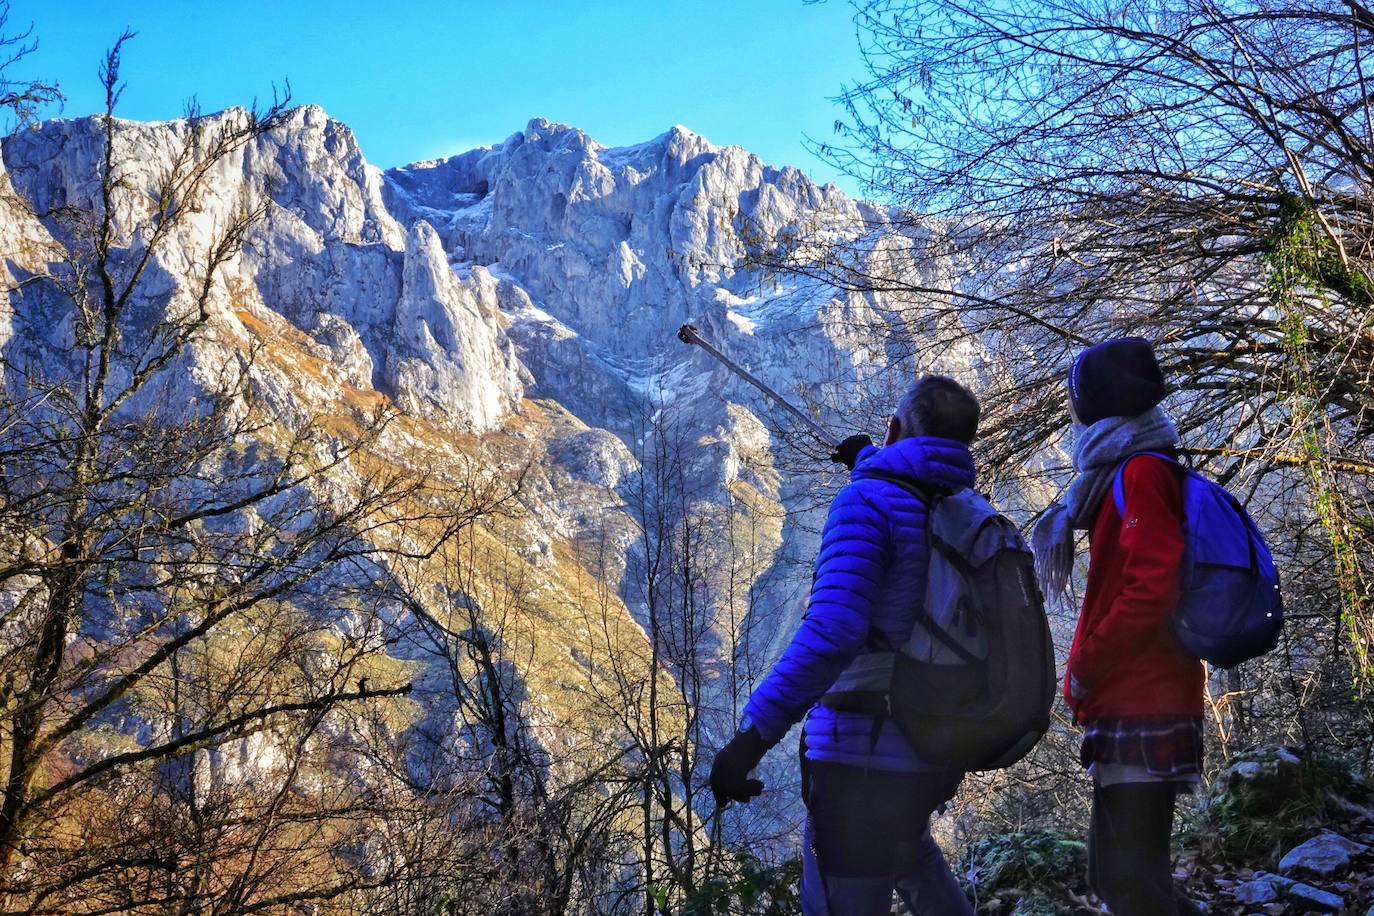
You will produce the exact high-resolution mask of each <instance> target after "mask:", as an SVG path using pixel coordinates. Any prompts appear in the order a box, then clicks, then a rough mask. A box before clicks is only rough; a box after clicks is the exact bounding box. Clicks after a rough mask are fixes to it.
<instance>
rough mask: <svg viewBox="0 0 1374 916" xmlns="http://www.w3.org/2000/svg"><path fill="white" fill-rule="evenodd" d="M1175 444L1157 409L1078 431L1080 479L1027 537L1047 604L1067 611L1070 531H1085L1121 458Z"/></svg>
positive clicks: (1164, 416)
mask: <svg viewBox="0 0 1374 916" xmlns="http://www.w3.org/2000/svg"><path fill="white" fill-rule="evenodd" d="M1177 442H1178V429H1177V428H1176V427H1175V426H1174V421H1173V420H1171V419H1169V416H1168V414H1166V413H1165V412H1164V410H1163V409H1162V408H1160V407H1155V408H1154V409H1152V410H1148V411H1146V412H1145V413H1143V414H1140V415H1139V416H1135V417H1108V418H1107V419H1105V420H1099V421H1098V422H1096V423H1094V424H1093V425H1092V426H1087V427H1079V432H1078V438H1077V441H1076V442H1074V447H1073V469H1074V470H1075V471H1077V472H1078V476H1077V477H1075V478H1074V479H1073V483H1071V484H1069V489H1068V491H1067V492H1066V493H1065V494H1064V498H1063V499H1062V500H1061V501H1060V502H1057V503H1055V504H1054V505H1053V506H1050V507H1049V508H1048V509H1046V510H1045V513H1044V514H1043V515H1041V516H1040V521H1038V522H1036V524H1035V531H1034V532H1033V533H1032V534H1031V549H1032V551H1034V553H1035V573H1036V575H1037V576H1038V577H1039V579H1040V587H1041V588H1042V589H1044V591H1045V595H1046V597H1047V598H1048V599H1049V600H1050V601H1052V602H1058V603H1060V604H1061V605H1062V606H1065V607H1067V606H1068V604H1069V598H1070V595H1069V578H1070V576H1071V575H1072V574H1073V550H1074V532H1075V531H1080V530H1086V529H1087V528H1089V527H1090V526H1091V525H1092V523H1093V520H1094V519H1095V518H1097V509H1098V507H1099V506H1100V505H1101V504H1102V499H1103V497H1104V496H1106V495H1107V491H1108V490H1110V489H1111V487H1112V480H1113V479H1114V478H1115V476H1116V467H1117V465H1118V464H1119V463H1120V462H1121V459H1122V458H1125V457H1126V456H1127V455H1130V454H1132V453H1134V452H1141V451H1148V450H1150V449H1160V448H1168V447H1169V446H1171V445H1175V444H1177Z"/></svg>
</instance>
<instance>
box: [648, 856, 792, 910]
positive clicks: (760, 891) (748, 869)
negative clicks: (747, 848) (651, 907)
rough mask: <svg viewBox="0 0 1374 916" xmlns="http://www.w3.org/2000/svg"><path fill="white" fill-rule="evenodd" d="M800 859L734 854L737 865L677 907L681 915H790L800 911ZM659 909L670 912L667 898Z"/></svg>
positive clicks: (709, 881) (706, 883)
mask: <svg viewBox="0 0 1374 916" xmlns="http://www.w3.org/2000/svg"><path fill="white" fill-rule="evenodd" d="M800 880H801V861H800V860H798V859H788V860H787V861H785V862H782V863H780V864H778V865H765V864H764V863H763V862H760V861H759V860H758V859H756V858H755V857H754V856H752V855H750V854H749V853H747V852H737V853H735V855H734V867H733V868H732V869H731V871H730V872H729V873H728V874H724V875H718V876H716V877H714V878H712V879H710V880H708V881H706V882H704V883H703V884H701V886H699V887H698V888H697V889H696V890H695V891H694V892H693V893H692V894H690V895H688V897H687V899H686V900H684V901H683V904H682V906H681V907H680V908H679V909H678V910H677V913H678V914H680V916H726V914H730V916H737V914H738V916H791V914H795V913H800V912H801V900H800V899H799V898H798V896H797V885H798V882H799V881H800ZM659 909H661V910H662V911H663V912H664V913H668V912H670V911H669V909H668V907H667V901H666V900H664V901H662V902H661V903H659Z"/></svg>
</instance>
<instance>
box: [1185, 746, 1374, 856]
mask: <svg viewBox="0 0 1374 916" xmlns="http://www.w3.org/2000/svg"><path fill="white" fill-rule="evenodd" d="M1368 794H1369V793H1368V787H1367V786H1366V785H1365V784H1364V783H1363V782H1362V781H1360V780H1359V779H1357V778H1356V777H1355V775H1354V773H1353V772H1352V771H1351V768H1350V767H1349V766H1347V765H1346V764H1345V763H1344V762H1343V761H1341V760H1338V759H1336V758H1333V757H1326V756H1322V755H1320V754H1310V755H1307V756H1301V757H1300V756H1298V755H1297V754H1295V753H1294V752H1292V751H1290V750H1288V749H1287V748H1275V747H1269V748H1258V749H1255V750H1251V751H1246V752H1245V753H1243V754H1239V755H1237V756H1236V757H1235V758H1234V759H1233V760H1232V761H1231V765H1230V770H1229V771H1228V773H1227V775H1226V777H1225V778H1224V779H1219V780H1217V782H1216V784H1215V785H1214V786H1213V787H1212V789H1211V791H1210V792H1209V793H1208V794H1207V796H1206V797H1205V798H1204V799H1203V804H1202V806H1201V808H1200V809H1199V810H1198V812H1197V813H1196V814H1195V815H1194V816H1193V817H1192V818H1191V822H1190V823H1189V824H1188V826H1187V828H1186V831H1185V835H1184V843H1185V845H1190V846H1196V847H1198V848H1199V849H1200V850H1201V851H1202V852H1203V853H1204V854H1207V855H1211V856H1215V857H1216V858H1218V859H1220V860H1222V861H1225V862H1229V863H1233V864H1245V865H1251V866H1255V867H1266V868H1272V867H1274V866H1275V865H1276V864H1277V862H1278V859H1279V857H1280V856H1281V855H1283V853H1284V852H1285V851H1286V850H1288V849H1289V848H1291V847H1293V846H1296V845H1297V844H1298V843H1300V842H1302V841H1303V840H1305V839H1307V837H1309V836H1311V835H1312V834H1313V833H1315V832H1316V831H1317V830H1318V829H1320V828H1322V827H1324V826H1328V825H1329V824H1330V823H1331V822H1332V819H1333V818H1335V817H1336V816H1338V814H1339V810H1338V809H1337V807H1336V805H1335V799H1337V798H1342V797H1343V798H1347V799H1351V800H1357V801H1362V800H1364V799H1365V798H1366V797H1367V796H1368Z"/></svg>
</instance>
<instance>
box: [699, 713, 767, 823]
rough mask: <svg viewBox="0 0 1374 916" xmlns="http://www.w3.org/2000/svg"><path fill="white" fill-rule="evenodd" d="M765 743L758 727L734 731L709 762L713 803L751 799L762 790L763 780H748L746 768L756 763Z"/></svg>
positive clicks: (760, 758)
mask: <svg viewBox="0 0 1374 916" xmlns="http://www.w3.org/2000/svg"><path fill="white" fill-rule="evenodd" d="M767 750H768V746H767V745H766V744H764V743H763V737H762V736H761V735H760V734H759V732H758V729H756V728H753V727H752V726H751V727H750V728H748V729H747V730H745V731H742V732H736V733H735V737H733V738H731V739H730V743H729V744H727V745H725V747H723V748H721V749H720V753H718V754H716V759H715V760H713V761H712V762H711V794H712V795H714V796H715V797H716V805H717V806H723V805H724V804H725V803H726V802H732V801H737V802H750V801H753V800H754V799H755V798H757V797H758V796H759V793H761V792H762V791H763V782H762V781H761V780H758V779H750V778H749V771H750V770H752V769H753V768H754V767H756V766H758V765H759V761H760V760H762V759H763V755H764V754H765V753H766V752H767Z"/></svg>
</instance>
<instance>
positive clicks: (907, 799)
mask: <svg viewBox="0 0 1374 916" xmlns="http://www.w3.org/2000/svg"><path fill="white" fill-rule="evenodd" d="M977 427H978V402H977V401H976V400H975V399H974V397H973V395H972V394H971V393H970V392H969V391H968V390H967V389H966V388H964V387H963V386H962V385H960V384H958V383H957V382H955V381H954V380H953V379H950V378H946V377H944V376H925V377H923V378H922V379H920V380H919V381H918V382H917V383H916V384H915V385H914V386H913V387H912V389H911V390H910V391H909V392H908V393H907V395H906V397H905V398H903V399H902V403H901V405H900V406H899V407H898V409H897V412H896V414H894V415H893V417H892V419H891V420H890V421H889V423H888V430H887V439H886V441H885V442H884V447H883V448H881V449H878V448H874V447H873V444H872V441H871V440H870V439H869V438H868V437H867V436H851V437H850V438H849V439H846V440H845V441H844V442H843V443H842V444H841V445H840V448H839V450H838V451H837V452H836V454H835V455H834V456H833V457H834V459H835V460H837V461H842V462H844V463H845V464H847V465H849V466H850V467H851V468H852V469H853V474H852V477H851V480H850V483H849V484H848V485H847V486H845V487H844V488H843V489H841V490H840V492H839V493H838V494H837V495H836V496H835V501H834V502H833V503H831V506H830V514H829V517H828V518H827V519H826V523H825V530H824V532H823V534H822V536H821V551H820V555H819V556H818V557H817V559H816V577H815V581H814V582H813V584H812V587H811V599H810V603H809V604H808V606H807V611H806V615H805V617H804V618H803V619H802V622H801V625H800V626H799V627H798V628H797V632H796V634H795V635H794V636H793V637H792V641H791V643H790V644H789V645H788V646H787V648H786V649H785V650H784V651H783V654H782V657H781V658H780V659H779V660H778V663H777V664H776V665H775V666H774V667H773V670H772V671H771V672H770V673H769V675H768V676H767V677H766V678H765V679H764V680H763V682H762V683H761V684H760V685H759V686H758V689H756V690H755V691H754V693H753V694H752V695H751V696H750V698H749V702H748V703H747V704H746V705H745V708H744V718H743V720H742V721H741V723H740V727H739V732H738V733H737V734H736V735H735V737H734V739H732V740H731V741H730V743H729V744H727V745H726V746H725V747H724V748H722V749H721V751H720V753H719V754H718V755H717V756H716V759H715V761H714V763H713V764H712V767H711V788H712V791H713V792H714V793H715V796H716V800H717V802H718V803H720V804H724V803H725V802H727V801H741V802H747V801H749V800H750V799H752V798H754V797H755V796H757V795H758V794H759V793H760V792H761V791H762V790H763V784H762V783H761V782H760V781H759V780H757V779H751V778H749V771H750V770H752V769H753V768H754V767H755V766H756V765H757V764H758V762H759V760H761V759H762V757H763V755H764V752H766V751H767V750H768V748H770V747H772V746H773V745H774V744H776V743H777V742H778V741H780V740H781V739H782V737H783V735H784V734H786V733H787V731H788V729H790V728H791V727H792V725H794V724H795V723H796V722H798V721H799V720H801V718H802V717H803V716H806V725H805V727H804V728H803V734H802V747H803V754H802V800H803V801H804V802H805V803H806V808H807V824H806V838H805V848H804V850H803V870H802V882H801V896H802V912H803V913H805V914H807V916H813V914H814V916H822V914H826V916H865V914H870V913H871V914H875V916H876V914H880V913H881V914H886V913H888V912H889V911H890V908H891V905H892V892H893V889H894V888H895V889H896V890H897V892H898V893H900V894H901V896H902V898H903V899H904V900H905V901H906V903H907V905H908V906H909V907H910V908H911V910H912V912H913V913H920V914H927V913H931V914H945V913H958V914H971V913H972V912H973V910H972V908H971V907H970V906H969V904H968V901H967V899H966V898H965V897H964V895H963V893H962V891H961V890H960V889H959V886H958V883H957V882H956V881H955V880H954V876H953V875H952V874H951V872H950V870H949V865H948V864H947V863H946V862H945V859H944V855H943V854H942V853H941V852H940V849H939V847H937V846H936V845H935V841H934V840H933V839H932V838H931V835H930V815H931V813H932V812H933V811H934V810H935V809H936V808H938V807H939V806H940V805H941V804H943V803H944V802H945V801H947V800H948V799H949V798H950V797H951V796H953V795H954V792H955V790H956V789H957V788H958V786H959V782H960V780H961V779H962V778H963V773H960V772H952V771H949V770H943V769H940V768H938V767H935V766H933V765H930V764H927V763H925V762H924V761H922V760H921V759H920V757H918V756H917V754H916V752H915V751H914V750H912V748H911V745H910V744H909V743H908V742H907V740H906V738H905V737H904V736H903V735H902V733H901V731H900V730H899V729H898V727H897V725H896V723H895V722H893V721H892V719H890V718H886V717H884V716H881V715H872V714H867V713H859V712H842V711H838V710H834V709H830V708H828V707H827V706H825V705H821V704H820V703H819V702H818V701H819V700H820V699H821V697H822V696H823V695H824V694H825V693H826V692H827V691H828V690H829V689H830V686H831V685H832V684H833V683H834V682H835V679H836V678H837V677H838V676H839V675H840V673H841V672H842V671H844V670H845V669H846V668H847V667H848V666H849V665H850V664H851V663H853V662H854V660H855V659H856V658H857V657H859V656H860V655H861V654H862V653H865V652H869V651H878V647H879V646H881V645H882V644H883V639H882V637H886V643H887V644H889V645H898V644H901V643H902V642H904V641H905V640H906V638H907V636H908V635H909V634H910V632H911V628H912V626H913V625H914V621H915V613H914V612H915V610H916V608H917V606H918V603H919V602H920V601H921V600H922V597H923V596H924V594H925V587H926V574H927V571H928V566H929V555H928V546H927V537H926V522H927V510H926V505H925V503H924V501H922V500H921V499H918V498H917V497H916V496H914V495H912V494H911V493H910V492H909V491H908V490H906V489H904V488H902V487H901V486H899V485H897V484H896V483H893V482H892V481H891V480H889V479H887V478H890V477H894V476H896V477H902V478H905V479H906V480H908V481H911V482H913V483H915V484H918V485H920V486H922V487H927V488H943V489H946V490H951V491H953V490H960V489H963V488H964V487H968V486H971V485H972V484H973V479H974V469H973V458H972V456H971V455H970V454H969V443H971V442H972V441H973V437H974V435H975V433H976V432H977ZM878 634H881V636H879V635H878Z"/></svg>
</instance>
